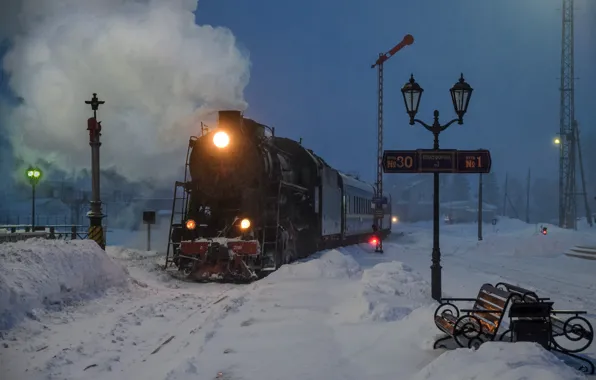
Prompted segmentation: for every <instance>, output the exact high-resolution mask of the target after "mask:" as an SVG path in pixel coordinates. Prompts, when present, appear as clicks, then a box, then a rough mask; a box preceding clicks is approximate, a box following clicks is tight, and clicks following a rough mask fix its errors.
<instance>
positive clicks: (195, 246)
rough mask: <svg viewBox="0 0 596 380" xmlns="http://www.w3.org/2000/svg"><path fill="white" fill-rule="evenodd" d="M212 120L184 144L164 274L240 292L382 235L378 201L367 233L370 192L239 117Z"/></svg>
mask: <svg viewBox="0 0 596 380" xmlns="http://www.w3.org/2000/svg"><path fill="white" fill-rule="evenodd" d="M218 116H219V120H218V128H216V129H215V130H213V131H210V132H207V133H206V134H202V136H200V137H191V139H190V141H189V147H188V152H187V157H186V170H185V180H184V181H183V182H176V185H175V189H174V205H173V207H172V220H171V223H170V239H169V244H168V249H167V256H166V268H168V266H170V265H171V264H174V265H175V266H176V267H177V269H178V270H179V271H181V272H182V273H183V275H184V276H186V277H187V278H189V279H192V280H197V281H218V280H219V281H235V282H243V281H248V282H250V281H252V280H255V279H257V278H259V277H261V276H264V275H266V274H267V273H269V272H271V271H274V270H276V269H278V268H279V267H280V266H281V265H283V264H287V263H290V262H292V261H295V260H297V259H300V258H305V257H307V256H309V255H311V254H312V253H314V252H316V251H318V250H321V249H328V248H334V247H339V246H344V245H349V244H355V243H358V242H362V241H365V240H366V239H371V240H374V239H379V238H384V237H386V236H387V235H388V234H389V233H390V232H391V220H390V215H391V199H390V197H389V196H387V195H385V196H384V197H383V199H384V200H385V202H384V205H383V207H385V210H384V215H386V216H385V217H384V219H383V222H382V224H381V226H382V228H378V227H377V226H376V225H375V224H374V206H373V203H372V202H373V200H375V195H376V190H375V187H374V186H373V185H371V184H368V183H366V182H363V181H360V180H358V179H356V178H354V177H352V176H349V175H346V174H344V173H342V172H340V171H338V170H336V169H334V168H332V167H331V166H329V165H328V164H327V163H326V162H325V161H324V160H323V159H322V158H321V157H319V156H317V155H316V154H315V153H314V152H313V151H312V150H310V149H307V148H305V147H304V146H302V144H301V143H300V142H297V141H294V140H291V139H288V138H283V137H277V136H275V130H274V129H273V128H270V127H268V126H266V125H263V124H260V123H258V122H256V121H254V120H251V119H248V118H244V116H243V114H242V113H241V112H240V111H219V114H218ZM188 177H190V178H188ZM381 203H382V202H380V203H379V204H381ZM379 207H380V206H379ZM178 216H179V217H180V220H176V219H177V217H178Z"/></svg>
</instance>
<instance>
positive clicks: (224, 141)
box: [213, 131, 230, 149]
mask: <svg viewBox="0 0 596 380" xmlns="http://www.w3.org/2000/svg"><path fill="white" fill-rule="evenodd" d="M229 143H230V136H228V134H227V133H225V132H224V131H219V132H217V133H216V134H215V135H213V145H215V146H216V147H218V148H220V149H221V148H225V147H226V146H228V144H229Z"/></svg>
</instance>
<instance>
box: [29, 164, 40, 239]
mask: <svg viewBox="0 0 596 380" xmlns="http://www.w3.org/2000/svg"><path fill="white" fill-rule="evenodd" d="M25 174H26V175H27V179H28V180H29V184H30V185H31V232H34V231H35V186H36V185H37V183H38V182H39V180H40V179H41V176H42V171H41V170H40V169H39V168H34V167H32V166H29V168H28V169H27V171H26V172H25Z"/></svg>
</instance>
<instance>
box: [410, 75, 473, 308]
mask: <svg viewBox="0 0 596 380" xmlns="http://www.w3.org/2000/svg"><path fill="white" fill-rule="evenodd" d="M423 91H424V90H423V89H422V87H420V85H419V84H418V83H416V81H415V80H414V75H411V76H410V80H409V81H408V82H407V83H406V84H405V85H404V87H403V88H402V89H401V92H402V95H403V97H404V103H405V105H406V110H407V112H408V115H410V125H414V124H415V123H418V124H420V125H422V126H423V127H424V128H426V129H427V130H429V131H430V132H432V134H433V136H434V138H435V139H434V145H433V149H435V150H438V149H439V134H440V133H441V132H443V131H444V130H446V129H447V128H449V126H450V125H451V124H453V123H455V122H457V123H458V124H460V125H461V124H463V123H464V115H465V113H466V112H467V111H468V105H469V104H470V97H471V96H472V91H473V89H472V87H470V85H469V84H468V83H466V81H465V80H464V75H463V74H461V77H460V79H459V81H458V82H457V83H456V84H455V85H454V86H453V87H451V89H450V90H449V92H450V93H451V100H452V102H453V108H454V109H455V113H456V114H457V118H456V119H453V120H451V121H449V122H448V123H447V124H445V125H441V124H440V123H439V111H437V110H435V112H434V121H433V124H432V125H428V124H426V123H425V122H423V121H421V120H418V119H416V118H415V117H416V114H417V113H418V106H420V99H421V98H422V92H423ZM433 175H434V191H433V215H434V216H433V251H432V265H431V267H430V268H431V287H432V297H433V298H434V299H435V300H437V301H438V300H440V299H441V250H440V248H439V211H440V209H439V173H433Z"/></svg>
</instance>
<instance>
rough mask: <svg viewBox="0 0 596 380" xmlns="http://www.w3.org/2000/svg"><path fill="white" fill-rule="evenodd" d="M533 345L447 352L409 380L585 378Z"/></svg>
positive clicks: (495, 345)
mask: <svg viewBox="0 0 596 380" xmlns="http://www.w3.org/2000/svg"><path fill="white" fill-rule="evenodd" d="M585 378H586V377H585V375H583V374H580V373H579V372H577V371H575V370H574V369H572V368H571V367H569V366H567V365H566V364H564V363H563V362H562V361H561V360H559V359H558V358H557V357H556V356H555V355H554V354H552V353H550V352H548V351H546V350H545V349H544V348H542V347H540V346H539V345H537V344H535V343H525V342H519V343H503V342H494V343H486V344H483V345H482V346H480V348H479V349H478V350H468V349H458V350H455V351H448V352H445V353H444V354H442V355H441V356H439V357H438V358H437V359H436V360H434V361H433V362H431V363H430V364H429V365H428V366H426V367H425V368H424V369H423V370H422V371H420V372H419V373H418V374H417V375H416V376H414V377H413V378H412V379H411V380H462V379H474V380H580V379H585Z"/></svg>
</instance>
